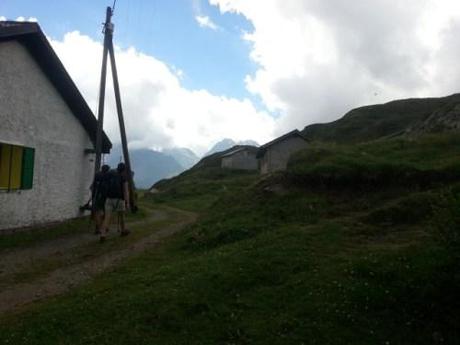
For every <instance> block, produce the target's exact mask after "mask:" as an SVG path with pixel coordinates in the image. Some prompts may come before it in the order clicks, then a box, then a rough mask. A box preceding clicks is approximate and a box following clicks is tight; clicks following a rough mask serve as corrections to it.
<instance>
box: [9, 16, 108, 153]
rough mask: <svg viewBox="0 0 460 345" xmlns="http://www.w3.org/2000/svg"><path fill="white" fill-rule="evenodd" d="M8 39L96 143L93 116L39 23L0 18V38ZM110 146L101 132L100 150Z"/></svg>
mask: <svg viewBox="0 0 460 345" xmlns="http://www.w3.org/2000/svg"><path fill="white" fill-rule="evenodd" d="M11 40H15V41H18V42H19V43H21V44H22V45H23V46H24V47H25V48H26V49H27V50H28V51H29V53H30V54H31V56H32V57H33V58H34V59H35V61H36V62H37V64H38V65H39V66H40V68H41V69H42V71H43V73H44V74H45V75H46V76H47V78H48V79H49V81H50V82H51V83H52V84H53V85H54V87H55V88H56V90H57V91H58V93H59V94H60V95H61V97H62V98H63V99H64V101H65V102H66V104H67V105H68V107H69V108H70V110H71V111H72V113H73V114H74V115H75V117H76V118H77V119H78V120H79V121H80V123H81V124H82V126H83V128H84V129H85V130H86V132H87V133H88V135H89V137H90V139H91V141H92V142H93V144H94V146H96V133H97V119H96V117H95V116H94V114H93V112H92V111H91V109H90V108H89V106H88V104H87V103H86V101H85V99H84V98H83V96H82V95H81V93H80V91H79V90H78V88H77V86H76V85H75V83H74V82H73V80H72V78H70V75H69V74H68V73H67V71H66V69H65V67H64V65H63V64H62V62H61V60H59V58H58V56H57V55H56V53H55V52H54V50H53V48H52V47H51V45H50V43H49V42H48V40H47V39H46V36H45V34H44V33H43V31H42V30H41V29H40V26H39V25H38V24H37V23H31V22H14V21H0V42H4V41H11ZM94 63H98V62H97V61H95V62H94ZM111 148H112V143H111V142H110V140H109V138H108V136H107V135H106V133H104V132H103V137H102V152H104V153H109V152H110V149H111Z"/></svg>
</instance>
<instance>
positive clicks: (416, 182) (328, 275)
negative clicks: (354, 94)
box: [0, 135, 460, 345]
mask: <svg viewBox="0 0 460 345" xmlns="http://www.w3.org/2000/svg"><path fill="white" fill-rule="evenodd" d="M459 144H460V139H459V137H458V136H456V135H438V136H427V137H423V138H419V139H412V140H408V139H404V140H403V139H393V140H387V141H375V142H370V143H366V144H356V145H336V144H320V143H315V144H313V145H311V147H310V148H309V149H307V150H305V151H302V152H299V153H298V154H296V155H295V156H294V157H292V159H291V161H290V163H289V166H288V170H287V171H286V172H283V173H278V174H274V175H272V176H269V177H260V176H259V175H258V174H256V173H247V172H238V171H236V172H235V171H223V170H221V169H219V168H217V167H215V166H203V167H202V168H200V169H196V170H192V171H189V172H187V173H184V174H182V175H180V176H179V177H177V178H174V179H170V180H167V181H163V182H161V183H160V187H159V188H160V190H161V193H159V194H156V195H147V194H146V195H144V197H143V199H142V203H144V205H145V206H147V207H151V208H152V207H153V208H154V207H163V206H173V207H177V208H183V209H187V210H192V211H195V212H197V213H199V215H200V216H199V219H198V221H197V222H196V223H195V224H193V225H191V226H189V227H188V228H187V229H186V230H185V231H183V232H182V233H180V234H176V235H175V236H173V237H172V238H170V239H169V240H167V241H165V242H164V243H163V245H162V246H160V247H158V248H156V249H155V250H152V251H148V252H145V253H143V254H141V255H139V256H136V257H133V258H131V259H129V260H126V261H125V262H124V263H123V264H122V265H121V266H119V267H117V268H115V269H113V270H111V271H109V272H106V273H104V274H102V275H101V276H99V277H98V278H97V279H95V280H94V281H92V282H91V283H88V284H86V285H84V286H82V287H79V288H76V289H75V290H73V291H72V292H71V293H68V294H66V295H63V296H59V297H56V298H52V299H50V300H45V301H43V302H40V303H36V304H34V305H32V306H30V307H28V308H25V309H24V310H19V311H18V312H17V313H14V314H9V315H5V316H2V317H0V343H2V344H47V345H48V344H124V345H127V344H136V345H139V344H168V345H169V344H229V345H230V344H458V343H459V342H460V331H459V328H458V325H459V324H460V316H459V315H460V299H459V298H458V296H459V291H460V290H459V289H460V269H459V268H460V252H459V249H460V230H459V229H460V146H459Z"/></svg>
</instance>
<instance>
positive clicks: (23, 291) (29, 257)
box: [0, 209, 196, 314]
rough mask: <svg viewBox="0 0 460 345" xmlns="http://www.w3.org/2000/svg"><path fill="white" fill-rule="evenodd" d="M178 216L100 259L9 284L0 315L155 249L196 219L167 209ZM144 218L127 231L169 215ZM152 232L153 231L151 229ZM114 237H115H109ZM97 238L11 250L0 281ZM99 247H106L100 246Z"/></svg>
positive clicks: (0, 302) (5, 257)
mask: <svg viewBox="0 0 460 345" xmlns="http://www.w3.org/2000/svg"><path fill="white" fill-rule="evenodd" d="M170 210H172V211H174V212H175V213H176V215H179V217H178V218H179V220H178V219H171V221H170V222H168V225H165V226H162V227H161V228H159V229H157V230H153V231H152V232H150V233H147V234H146V235H145V236H144V237H142V238H140V239H139V240H137V241H135V242H130V243H127V245H126V246H124V247H122V248H121V249H120V248H116V249H114V250H112V251H110V252H107V253H104V254H101V255H96V254H94V255H91V256H90V257H88V256H85V257H84V258H85V259H84V260H83V261H79V262H78V263H76V264H71V265H61V267H57V268H56V269H54V270H52V271H51V272H49V273H48V274H47V275H46V276H43V277H39V278H37V279H34V280H32V281H29V282H26V283H19V284H12V285H9V286H6V287H2V290H1V291H0V314H2V313H5V312H8V311H13V310H15V309H18V308H19V307H21V306H24V305H26V304H29V303H31V302H34V301H37V300H41V299H44V298H47V297H51V296H55V295H58V294H61V293H64V292H66V291H68V290H70V289H71V288H73V287H75V286H77V285H79V284H81V283H83V282H86V281H88V280H90V279H91V278H93V277H94V276H96V275H97V274H99V273H101V272H103V271H105V270H107V269H109V268H111V267H114V266H115V265H117V264H119V263H120V262H122V261H123V259H125V258H127V257H130V256H134V255H136V254H138V253H141V252H143V251H145V250H146V249H149V248H152V247H155V245H157V244H158V243H159V242H160V241H161V240H162V239H164V238H166V237H168V236H171V235H173V234H175V233H177V232H178V231H180V230H182V229H183V228H184V227H185V226H186V225H188V224H191V223H193V222H194V221H195V220H196V215H195V214H193V213H191V212H186V211H182V210H177V209H170ZM149 212H150V214H149V215H148V217H147V218H145V219H143V220H140V221H135V222H130V223H128V226H129V227H133V226H136V227H139V226H142V225H145V226H146V227H148V226H149V224H150V225H151V224H153V223H152V222H154V221H160V220H167V219H168V217H171V216H170V215H168V212H166V211H164V210H155V211H149ZM154 228H155V227H154ZM112 236H115V235H112ZM96 240H97V237H95V236H94V235H91V234H81V235H79V236H72V237H69V238H62V239H55V240H50V241H47V242H45V243H42V244H41V245H39V246H33V247H30V248H23V249H17V250H12V251H10V252H8V253H6V255H3V254H2V264H1V266H0V270H2V268H3V271H2V272H0V279H1V277H2V275H6V274H7V273H8V274H12V273H14V272H15V271H19V270H20V269H21V268H23V267H25V265H27V262H29V263H31V262H34V261H36V260H39V259H41V258H49V257H50V256H52V255H61V254H59V253H62V252H64V251H68V250H71V249H77V250H78V248H79V247H83V246H85V245H88V244H90V245H92V244H94V242H95V241H96ZM102 245H105V243H104V244H102Z"/></svg>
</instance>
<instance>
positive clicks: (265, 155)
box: [257, 129, 308, 174]
mask: <svg viewBox="0 0 460 345" xmlns="http://www.w3.org/2000/svg"><path fill="white" fill-rule="evenodd" d="M307 146H308V143H307V141H306V140H305V138H304V137H303V136H302V135H301V134H300V132H299V131H298V130H297V129H296V130H293V131H292V132H289V133H287V134H285V135H283V136H281V137H279V138H276V139H275V140H272V141H270V142H268V143H266V144H265V145H262V146H261V147H260V148H259V150H258V152H257V158H258V159H259V166H260V173H261V174H267V173H271V172H275V171H281V170H286V167H287V163H288V161H289V157H290V156H291V155H292V154H293V153H294V152H297V151H299V150H303V149H305V148H307Z"/></svg>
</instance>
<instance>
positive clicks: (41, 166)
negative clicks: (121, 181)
mask: <svg viewBox="0 0 460 345" xmlns="http://www.w3.org/2000/svg"><path fill="white" fill-rule="evenodd" d="M0 142H2V143H7V144H16V145H21V146H27V147H32V148H34V149H35V164H34V179H33V187H32V189H31V190H21V191H12V192H6V191H1V190H0V231H1V230H2V229H8V228H16V227H23V226H29V225H38V224H41V223H48V222H52V221H60V220H64V219H69V218H73V217H77V216H79V215H80V213H79V209H78V207H79V206H80V205H82V204H84V203H85V202H86V201H87V199H88V198H89V195H90V193H89V186H90V184H91V180H92V174H93V169H94V162H93V159H94V156H93V155H88V154H85V153H84V149H85V148H93V145H92V143H91V141H90V138H89V136H88V134H87V132H86V131H85V129H84V128H83V126H82V125H81V124H80V122H79V121H78V119H77V118H76V117H75V115H74V114H73V113H72V112H71V111H70V109H69V108H68V106H67V104H66V103H65V102H64V100H63V99H62V98H61V96H60V95H59V93H58V92H57V90H56V89H55V88H54V86H53V85H52V84H51V82H50V81H49V80H48V79H47V77H46V76H45V75H44V73H43V72H42V70H41V69H40V68H39V66H38V65H37V63H36V62H35V61H34V59H33V58H32V56H31V55H30V54H29V52H28V51H27V50H26V49H25V48H24V47H23V46H22V45H21V44H19V43H17V42H16V41H7V42H0Z"/></svg>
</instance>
